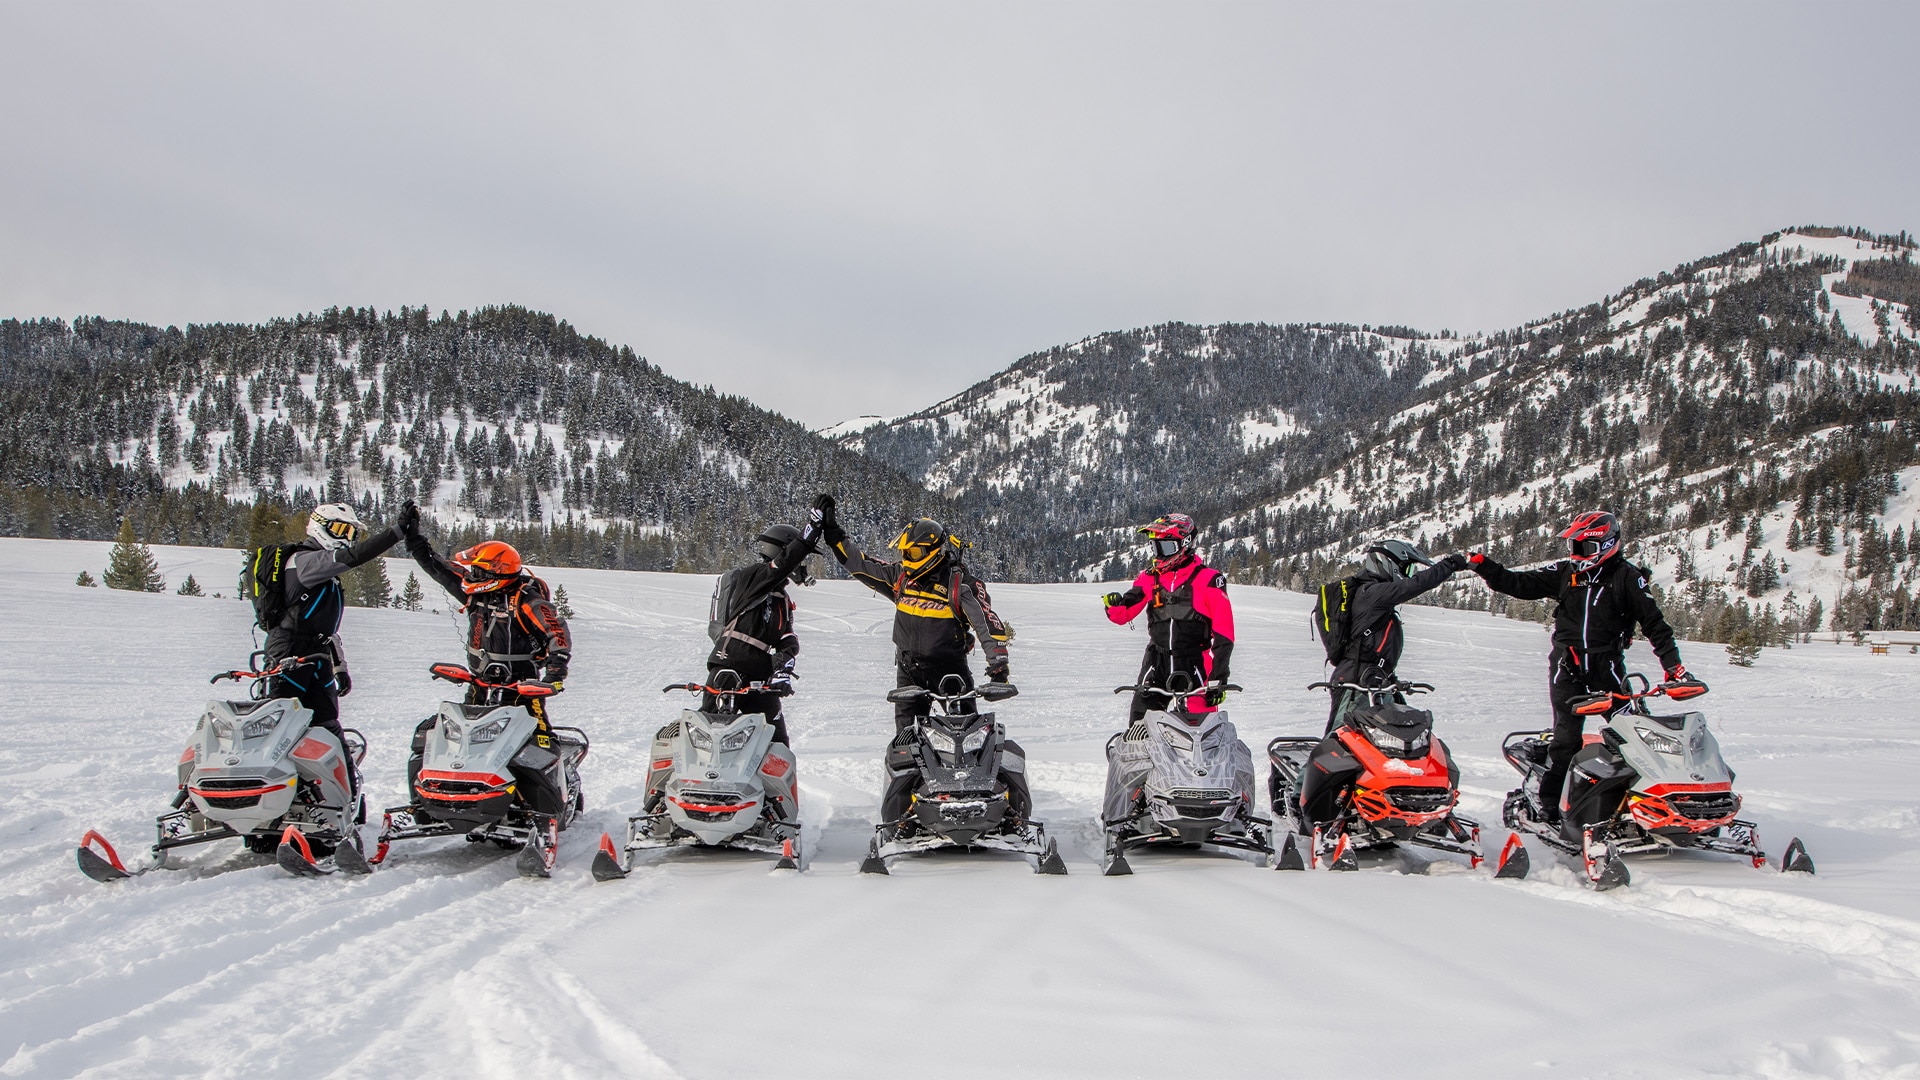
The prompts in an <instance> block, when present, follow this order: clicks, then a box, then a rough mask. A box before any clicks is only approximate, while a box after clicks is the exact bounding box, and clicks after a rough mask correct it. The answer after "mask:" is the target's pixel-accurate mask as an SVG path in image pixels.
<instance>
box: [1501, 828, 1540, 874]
mask: <svg viewBox="0 0 1920 1080" xmlns="http://www.w3.org/2000/svg"><path fill="white" fill-rule="evenodd" d="M1532 868H1533V863H1532V860H1531V859H1529V858H1528V856H1527V845H1526V842H1525V841H1523V840H1521V839H1520V834H1519V833H1517V832H1515V833H1508V834H1507V843H1506V846H1504V847H1502V848H1501V849H1500V863H1499V865H1498V866H1496V867H1495V868H1494V871H1493V876H1494V877H1496V878H1504V879H1506V880H1510V881H1519V880H1520V879H1522V878H1524V877H1526V876H1527V871H1528V870H1531V869H1532Z"/></svg>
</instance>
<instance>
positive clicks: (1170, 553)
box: [1153, 539, 1187, 559]
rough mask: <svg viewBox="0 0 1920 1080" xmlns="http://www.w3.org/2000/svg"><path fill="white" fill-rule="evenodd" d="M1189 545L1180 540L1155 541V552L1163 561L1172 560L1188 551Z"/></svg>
mask: <svg viewBox="0 0 1920 1080" xmlns="http://www.w3.org/2000/svg"><path fill="white" fill-rule="evenodd" d="M1186 547H1187V545H1186V544H1185V543H1183V542H1181V541H1179V540H1164V539H1161V540H1155V541H1154V542H1153V550H1154V552H1155V554H1157V555H1159V556H1160V557H1161V558H1163V559H1171V558H1173V557H1174V556H1175V555H1178V554H1180V553H1181V552H1182V551H1184V550H1186Z"/></svg>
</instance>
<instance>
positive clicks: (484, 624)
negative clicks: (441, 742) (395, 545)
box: [407, 536, 573, 682]
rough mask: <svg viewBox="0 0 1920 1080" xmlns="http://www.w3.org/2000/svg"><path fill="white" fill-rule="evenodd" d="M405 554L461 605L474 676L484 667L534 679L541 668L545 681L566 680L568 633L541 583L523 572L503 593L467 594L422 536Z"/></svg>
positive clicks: (454, 568) (570, 645)
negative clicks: (501, 667) (502, 667)
mask: <svg viewBox="0 0 1920 1080" xmlns="http://www.w3.org/2000/svg"><path fill="white" fill-rule="evenodd" d="M407 554H409V555H412V556H413V561H414V562H416V563H418V564H420V568H421V569H422V570H424V571H426V572H427V576H428V577H431V578H432V579H433V580H435V581H437V582H439V583H440V587H441V588H443V589H445V590H447V592H448V593H450V594H451V595H452V596H453V597H454V598H455V599H457V600H459V601H460V602H461V603H462V604H464V605H465V611H466V613H467V642H466V644H467V666H468V667H469V668H472V669H473V670H474V671H476V672H478V671H482V670H484V669H485V668H486V667H487V665H489V664H505V665H506V666H507V670H508V671H509V672H511V673H512V675H513V677H514V678H515V679H538V678H541V677H542V676H541V673H540V671H541V668H543V667H544V668H545V669H546V674H545V679H546V681H548V682H558V681H560V680H561V679H564V678H566V677H567V664H568V662H569V661H571V660H572V659H573V634H572V632H571V631H569V630H568V629H567V621H566V620H565V619H563V618H561V617H560V612H559V611H557V610H555V609H554V606H553V597H552V594H551V593H550V592H548V590H547V583H546V582H544V581H542V580H540V579H539V578H537V577H534V576H533V575H532V574H529V573H524V572H523V573H522V574H521V575H520V578H519V580H517V581H515V582H514V583H512V584H511V585H509V586H507V587H506V588H504V589H498V590H495V591H493V592H483V593H474V594H472V595H468V594H467V591H466V590H465V589H464V588H462V587H461V583H462V581H463V580H464V578H463V577H462V575H461V573H460V568H459V567H458V566H455V565H454V564H453V563H452V562H451V561H449V560H448V559H447V558H446V557H445V556H442V555H439V554H437V553H436V552H435V551H434V550H433V547H432V545H431V544H429V543H428V542H427V540H426V538H424V537H419V536H416V537H414V538H412V539H411V540H410V541H409V542H408V544H407Z"/></svg>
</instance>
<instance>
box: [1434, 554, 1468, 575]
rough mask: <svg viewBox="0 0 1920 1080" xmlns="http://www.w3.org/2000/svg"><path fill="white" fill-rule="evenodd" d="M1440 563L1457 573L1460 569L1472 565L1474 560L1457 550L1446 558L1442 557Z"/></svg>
mask: <svg viewBox="0 0 1920 1080" xmlns="http://www.w3.org/2000/svg"><path fill="white" fill-rule="evenodd" d="M1440 565H1441V566H1444V567H1446V568H1447V569H1448V570H1451V571H1453V572H1454V573H1456V574H1457V573H1459V572H1460V571H1462V570H1465V569H1466V568H1467V567H1469V566H1472V565H1473V560H1472V559H1469V558H1467V557H1466V556H1465V555H1463V554H1461V553H1460V552H1458V551H1456V552H1454V553H1453V554H1451V555H1449V556H1447V557H1446V558H1444V559H1441V560H1440Z"/></svg>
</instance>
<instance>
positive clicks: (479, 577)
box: [466, 563, 500, 582]
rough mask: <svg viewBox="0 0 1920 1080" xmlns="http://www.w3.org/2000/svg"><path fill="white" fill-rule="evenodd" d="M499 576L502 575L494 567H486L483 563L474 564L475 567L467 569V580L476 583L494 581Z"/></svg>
mask: <svg viewBox="0 0 1920 1080" xmlns="http://www.w3.org/2000/svg"><path fill="white" fill-rule="evenodd" d="M499 576H500V574H499V573H498V572H497V571H495V570H494V569H493V567H491V566H487V565H484V564H482V563H474V564H473V565H471V566H469V567H467V573H466V579H467V580H468V581H474V582H480V581H492V580H493V579H494V578H497V577H499Z"/></svg>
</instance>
